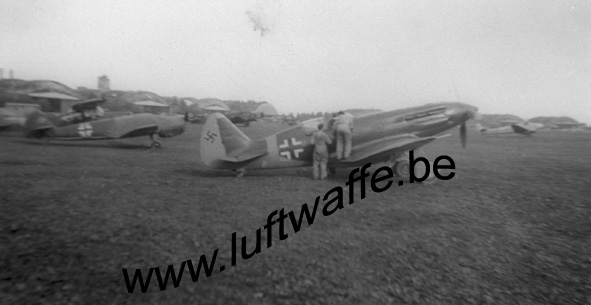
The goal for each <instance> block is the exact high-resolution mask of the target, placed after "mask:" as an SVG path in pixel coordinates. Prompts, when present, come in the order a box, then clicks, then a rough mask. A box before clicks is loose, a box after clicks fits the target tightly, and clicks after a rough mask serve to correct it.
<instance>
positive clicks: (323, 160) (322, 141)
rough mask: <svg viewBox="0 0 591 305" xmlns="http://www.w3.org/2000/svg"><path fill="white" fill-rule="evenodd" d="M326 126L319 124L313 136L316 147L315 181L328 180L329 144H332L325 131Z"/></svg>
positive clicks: (313, 143)
mask: <svg viewBox="0 0 591 305" xmlns="http://www.w3.org/2000/svg"><path fill="white" fill-rule="evenodd" d="M323 129H324V124H322V123H321V124H318V131H316V132H315V133H314V134H313V135H312V145H314V156H313V159H314V180H318V179H320V180H324V179H325V178H326V164H327V163H328V147H327V145H328V144H331V143H332V140H331V139H330V137H329V136H328V135H327V134H326V133H325V132H324V131H323Z"/></svg>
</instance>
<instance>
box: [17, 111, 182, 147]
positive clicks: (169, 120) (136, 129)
mask: <svg viewBox="0 0 591 305" xmlns="http://www.w3.org/2000/svg"><path fill="white" fill-rule="evenodd" d="M187 120H188V116H187V115H185V117H184V118H183V117H181V116H176V117H172V116H164V115H155V114H149V113H140V114H129V115H121V116H117V117H110V118H104V119H96V120H82V121H80V118H79V117H78V116H77V115H76V114H75V113H65V114H62V115H53V114H50V113H44V112H40V111H36V112H34V113H32V114H30V115H29V116H28V117H27V121H26V122H25V129H26V130H27V136H28V137H32V138H50V139H56V140H105V139H121V138H131V137H140V136H149V137H150V140H152V143H151V145H150V147H156V148H158V147H160V146H161V143H160V142H159V141H158V140H156V139H154V135H155V134H158V135H159V136H160V137H162V138H168V137H173V136H176V135H179V134H181V133H183V132H184V131H185V122H186V121H187Z"/></svg>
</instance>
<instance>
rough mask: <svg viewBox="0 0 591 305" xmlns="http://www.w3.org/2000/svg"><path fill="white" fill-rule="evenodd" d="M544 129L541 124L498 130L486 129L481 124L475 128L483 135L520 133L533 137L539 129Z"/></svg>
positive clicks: (522, 124)
mask: <svg viewBox="0 0 591 305" xmlns="http://www.w3.org/2000/svg"><path fill="white" fill-rule="evenodd" d="M542 127H544V124H541V123H528V122H525V123H515V124H511V125H509V126H503V127H498V128H484V127H482V125H480V123H476V125H474V128H476V130H477V131H478V132H479V133H481V134H505V133H518V134H522V135H525V136H531V134H532V133H534V132H536V131H537V130H538V129H540V128H542Z"/></svg>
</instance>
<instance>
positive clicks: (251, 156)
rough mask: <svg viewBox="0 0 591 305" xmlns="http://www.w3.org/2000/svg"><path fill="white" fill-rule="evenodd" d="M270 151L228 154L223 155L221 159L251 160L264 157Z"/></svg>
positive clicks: (231, 160)
mask: <svg viewBox="0 0 591 305" xmlns="http://www.w3.org/2000/svg"><path fill="white" fill-rule="evenodd" d="M267 153H268V152H267V151H265V152H253V153H252V154H242V155H239V156H226V157H222V158H220V159H221V160H224V161H228V162H236V163H238V162H244V161H250V160H252V159H256V158H258V157H262V156H264V155H266V154H267Z"/></svg>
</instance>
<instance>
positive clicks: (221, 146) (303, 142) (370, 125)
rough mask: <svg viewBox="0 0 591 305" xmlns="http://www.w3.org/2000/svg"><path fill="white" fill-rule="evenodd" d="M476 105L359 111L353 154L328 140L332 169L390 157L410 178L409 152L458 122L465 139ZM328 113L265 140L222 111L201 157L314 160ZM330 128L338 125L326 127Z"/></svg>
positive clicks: (274, 162) (254, 162)
mask: <svg viewBox="0 0 591 305" xmlns="http://www.w3.org/2000/svg"><path fill="white" fill-rule="evenodd" d="M477 110H478V108H476V107H474V106H471V105H467V104H462V103H437V104H428V105H425V106H420V107H413V108H407V109H401V110H393V111H385V112H377V113H370V114H365V115H361V116H358V117H355V118H354V120H355V130H354V132H353V141H352V142H353V147H352V152H351V155H350V157H349V158H347V159H346V160H340V161H339V160H337V159H336V141H333V144H331V145H329V146H328V150H329V162H328V167H329V169H333V170H334V169H335V168H342V167H359V166H362V165H365V164H367V163H369V162H372V163H380V162H387V163H388V165H390V166H392V168H393V170H394V172H395V173H396V174H397V175H398V176H400V177H402V178H404V179H407V178H408V175H409V161H408V157H406V158H405V155H406V153H407V152H408V151H410V150H414V149H417V148H419V147H421V146H423V145H425V144H427V143H429V142H431V141H433V140H435V139H438V138H441V137H444V136H447V135H444V136H437V134H439V133H441V132H443V131H446V130H449V129H451V128H453V127H456V126H458V125H460V126H461V128H460V136H461V140H462V144H463V146H464V147H465V144H466V137H467V136H466V124H465V123H466V121H467V120H469V119H471V118H474V116H475V115H477V112H476V111H477ZM320 123H325V124H324V126H328V124H326V122H325V118H323V117H320V118H315V119H311V120H308V121H305V122H302V123H299V124H298V125H296V126H293V127H290V128H288V129H286V130H283V131H280V132H278V133H276V134H273V135H271V136H268V137H267V138H264V139H261V140H254V141H253V140H251V139H249V138H248V137H247V136H246V135H245V134H244V133H243V132H242V131H241V130H240V129H238V128H237V127H236V126H235V125H234V124H232V123H231V122H230V121H229V120H228V119H227V118H226V117H225V116H223V115H221V114H217V113H214V114H211V115H210V116H209V117H208V118H207V121H206V122H205V125H204V126H203V130H202V134H201V140H200V142H201V145H200V146H201V147H200V148H201V158H202V160H203V163H205V165H207V166H209V167H212V168H216V169H230V170H235V171H238V176H242V175H244V172H245V170H246V169H271V168H287V167H298V166H311V165H312V155H313V150H314V146H313V145H312V144H311V143H310V141H311V136H312V134H313V133H314V132H315V131H316V130H317V126H318V124H320ZM327 132H328V133H329V135H330V134H332V133H333V132H334V129H331V130H328V131H327Z"/></svg>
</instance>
